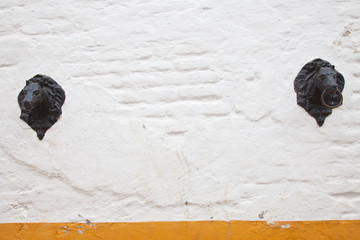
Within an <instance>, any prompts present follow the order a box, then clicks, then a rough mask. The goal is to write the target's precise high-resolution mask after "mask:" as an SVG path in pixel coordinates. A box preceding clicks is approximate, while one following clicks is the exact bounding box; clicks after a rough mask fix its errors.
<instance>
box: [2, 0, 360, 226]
mask: <svg viewBox="0 0 360 240" xmlns="http://www.w3.org/2000/svg"><path fill="white" fill-rule="evenodd" d="M0 19H1V20H0V21H1V24H0V47H1V50H0V79H1V80H0V81H1V88H0V97H1V104H0V111H1V115H0V123H1V124H0V135H1V138H0V164H1V168H0V189H1V191H0V199H1V201H0V222H36V221H84V219H89V220H91V221H160V220H210V219H219V220H231V219H239V220H261V219H262V220H326V219H359V218H360V163H359V161H360V160H359V157H360V141H359V139H360V128H359V126H360V113H359V111H360V104H359V100H360V67H359V64H360V5H359V1H357V0H352V1H333V0H320V1H298V0H292V1H288V0H286V1H285V0H269V1H265V0H260V1H250V0H242V1H237V0H225V1H215V0H209V1H204V0H202V1H193V0H181V1H180V0H179V1H163V0H154V1H145V0H135V1H130V0H124V1H120V0H119V1H116V0H112V1H100V0H99V1H88V0H78V1H71V0H61V1H60V0H59V1H56V0H50V1H49V0H27V1H25V0H24V1H20V0H18V1H15V0H1V1H0ZM318 57H319V58H323V59H325V60H327V61H329V62H331V63H332V64H334V65H335V66H336V69H337V70H338V71H339V72H341V73H342V74H343V76H344V77H345V81H346V84H345V89H344V92H343V95H344V104H343V105H342V106H341V107H339V108H337V109H335V110H334V111H333V114H332V115H330V116H329V117H328V118H327V119H326V120H325V124H324V125H323V127H321V128H320V127H318V126H317V124H316V122H315V119H313V118H312V117H310V116H309V115H308V114H307V113H306V112H305V111H304V110H303V109H302V108H301V107H299V106H298V105H297V104H296V94H295V92H294V90H293V80H294V78H295V77H296V75H297V73H298V72H299V71H300V69H301V67H302V66H303V65H304V64H305V63H307V62H308V61H310V60H312V59H314V58H318ZM38 73H41V74H46V75H49V76H51V77H52V78H54V79H55V80H56V81H57V82H58V83H60V85H61V86H62V87H63V88H64V89H65V91H66V97H67V98H66V102H65V104H64V106H63V115H62V118H61V119H60V120H59V121H58V122H57V123H56V124H55V125H54V126H53V127H52V128H51V129H50V130H49V131H48V132H47V133H46V136H45V138H44V140H42V141H39V140H38V139H37V137H36V133H35V132H34V131H33V130H32V129H30V127H29V126H27V124H26V123H25V122H23V121H22V120H20V119H19V116H20V109H19V107H18V103H17V95H18V93H19V92H20V90H21V89H22V88H23V87H24V85H25V80H27V79H29V78H31V77H33V76H34V75H35V74H38Z"/></svg>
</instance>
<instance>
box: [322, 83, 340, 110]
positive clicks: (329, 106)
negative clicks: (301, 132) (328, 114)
mask: <svg viewBox="0 0 360 240" xmlns="http://www.w3.org/2000/svg"><path fill="white" fill-rule="evenodd" d="M327 90H328V88H326V89H325V90H324V91H323V92H322V93H321V103H322V104H323V105H324V106H325V107H327V108H331V109H332V108H337V107H339V106H340V105H341V104H342V102H343V96H342V94H341V92H340V91H339V89H338V90H336V93H337V94H338V95H339V96H340V102H339V104H337V105H333V106H331V105H329V104H327V103H326V102H325V100H324V97H325V94H326V92H327Z"/></svg>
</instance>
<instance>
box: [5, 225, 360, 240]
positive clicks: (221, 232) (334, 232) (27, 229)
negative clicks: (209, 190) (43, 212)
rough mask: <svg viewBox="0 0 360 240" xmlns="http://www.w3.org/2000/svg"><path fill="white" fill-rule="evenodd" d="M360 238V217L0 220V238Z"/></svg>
mask: <svg viewBox="0 0 360 240" xmlns="http://www.w3.org/2000/svg"><path fill="white" fill-rule="evenodd" d="M13 239H14V240H15V239H16V240H19V239H26V240H51V239H57V240H58V239H69V240H70V239H71V240H77V239H86V240H99V239H104V240H117V239H119V240H120V239H121V240H127V239H129V240H159V239H169V240H189V239H194V240H195V239H199V240H200V239H206V240H207V239H217V240H222V239H227V240H230V239H231V240H232V239H234V240H235V239H239V240H240V239H244V240H245V239H249V240H260V239H261V240H263V239H264V240H265V239H276V240H282V239H284V240H285V239H291V240H294V239H306V240H309V239H314V240H325V239H339V240H344V239H351V240H357V239H360V220H349V221H296V222H272V223H270V222H264V221H230V222H225V221H195V222H190V221H189V222H141V223H88V224H85V223H1V224H0V240H13Z"/></svg>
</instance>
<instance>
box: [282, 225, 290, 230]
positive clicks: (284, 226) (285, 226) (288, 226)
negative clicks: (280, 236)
mask: <svg viewBox="0 0 360 240" xmlns="http://www.w3.org/2000/svg"><path fill="white" fill-rule="evenodd" d="M281 228H282V229H284V228H290V224H285V225H281Z"/></svg>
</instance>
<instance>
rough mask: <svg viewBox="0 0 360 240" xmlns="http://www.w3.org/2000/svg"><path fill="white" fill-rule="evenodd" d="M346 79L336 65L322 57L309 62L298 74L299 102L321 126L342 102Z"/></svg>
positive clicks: (296, 85)
mask: <svg viewBox="0 0 360 240" xmlns="http://www.w3.org/2000/svg"><path fill="white" fill-rule="evenodd" d="M344 85H345V79H344V77H343V75H341V74H340V73H339V72H338V71H336V70H335V67H334V65H331V64H330V63H329V62H327V61H325V60H322V59H320V58H317V59H314V60H312V61H311V62H308V63H307V64H306V65H305V66H304V67H303V68H302V69H301V71H300V73H299V74H298V75H297V76H296V78H295V81H294V89H295V92H296V94H297V103H298V105H300V106H301V107H303V108H304V109H305V110H306V111H307V112H308V113H309V114H310V115H311V116H312V117H314V118H315V119H316V122H317V124H318V125H319V126H320V127H321V126H322V125H323V124H324V121H325V118H326V117H327V116H329V115H330V114H331V113H332V109H333V108H336V107H339V106H340V105H341V104H342V101H343V96H342V94H341V93H342V91H343V89H344Z"/></svg>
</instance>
